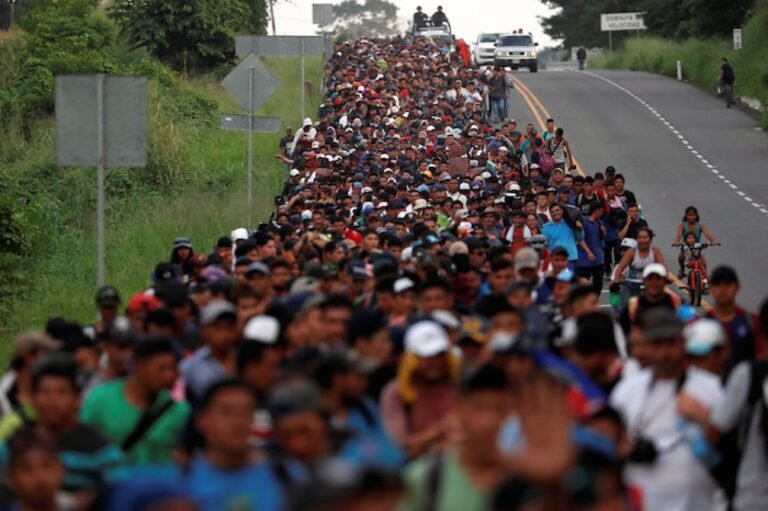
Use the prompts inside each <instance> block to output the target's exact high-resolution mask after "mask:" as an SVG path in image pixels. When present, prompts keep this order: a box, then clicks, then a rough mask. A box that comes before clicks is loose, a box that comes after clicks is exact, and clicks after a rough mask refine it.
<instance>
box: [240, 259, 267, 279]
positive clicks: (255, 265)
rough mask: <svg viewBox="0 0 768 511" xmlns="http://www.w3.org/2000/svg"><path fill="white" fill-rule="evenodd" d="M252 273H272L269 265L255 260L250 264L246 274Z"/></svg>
mask: <svg viewBox="0 0 768 511" xmlns="http://www.w3.org/2000/svg"><path fill="white" fill-rule="evenodd" d="M251 273H261V274H262V275H267V276H269V275H270V271H269V266H267V265H266V264H264V263H262V262H261V261H254V262H252V263H251V264H249V265H248V269H247V270H246V271H245V274H246V275H249V274H251Z"/></svg>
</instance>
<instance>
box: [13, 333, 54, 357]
mask: <svg viewBox="0 0 768 511" xmlns="http://www.w3.org/2000/svg"><path fill="white" fill-rule="evenodd" d="M60 348H61V343H60V342H59V341H57V340H55V339H53V338H51V337H49V336H48V334H46V333H44V332H27V333H25V334H21V335H20V336H18V337H17V338H16V339H15V340H14V341H13V349H12V350H11V356H12V357H13V358H18V357H21V356H24V355H26V354H27V353H32V352H33V351H38V350H39V351H56V350H58V349H60Z"/></svg>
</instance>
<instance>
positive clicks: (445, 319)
mask: <svg viewBox="0 0 768 511" xmlns="http://www.w3.org/2000/svg"><path fill="white" fill-rule="evenodd" d="M432 319H434V320H435V321H437V322H438V323H440V324H441V325H443V326H444V327H445V328H450V329H452V330H458V329H460V328H461V321H459V318H457V317H456V315H455V314H454V313H453V312H451V311H447V310H443V309H440V310H436V311H434V312H433V313H432Z"/></svg>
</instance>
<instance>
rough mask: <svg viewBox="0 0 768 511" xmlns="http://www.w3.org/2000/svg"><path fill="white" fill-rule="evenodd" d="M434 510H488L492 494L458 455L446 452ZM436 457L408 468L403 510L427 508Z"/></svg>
mask: <svg viewBox="0 0 768 511" xmlns="http://www.w3.org/2000/svg"><path fill="white" fill-rule="evenodd" d="M440 463H441V467H440V475H439V477H438V485H437V494H436V495H435V499H436V500H435V508H434V511H486V510H487V509H488V505H489V503H490V495H489V494H488V493H487V492H486V491H483V490H481V489H479V488H477V487H476V486H475V485H474V484H472V481H470V479H469V476H468V475H467V474H466V473H465V472H464V469H463V468H462V467H461V465H459V462H458V455H457V453H456V452H454V451H450V452H447V453H445V455H443V458H442V460H441V462H440ZM434 464H435V459H434V458H433V457H425V458H420V459H418V460H416V461H414V462H413V463H411V464H410V465H408V467H406V469H405V484H406V497H405V501H404V502H403V504H402V505H401V507H400V510H399V511H423V510H424V509H426V506H427V502H428V500H429V495H428V491H429V490H428V486H429V482H428V479H429V478H430V473H431V472H432V470H433V467H434Z"/></svg>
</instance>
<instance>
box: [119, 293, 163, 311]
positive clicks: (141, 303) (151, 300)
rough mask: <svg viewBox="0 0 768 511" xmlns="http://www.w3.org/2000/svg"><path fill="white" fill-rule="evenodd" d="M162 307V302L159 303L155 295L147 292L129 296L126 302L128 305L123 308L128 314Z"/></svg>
mask: <svg viewBox="0 0 768 511" xmlns="http://www.w3.org/2000/svg"><path fill="white" fill-rule="evenodd" d="M160 308H162V304H161V303H160V300H158V299H157V298H155V295H150V294H147V293H136V294H135V295H133V296H132V297H131V300H130V301H129V302H128V306H127V307H126V308H125V311H126V312H127V313H128V314H135V313H137V312H139V311H147V312H149V311H153V310H157V309H160Z"/></svg>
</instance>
